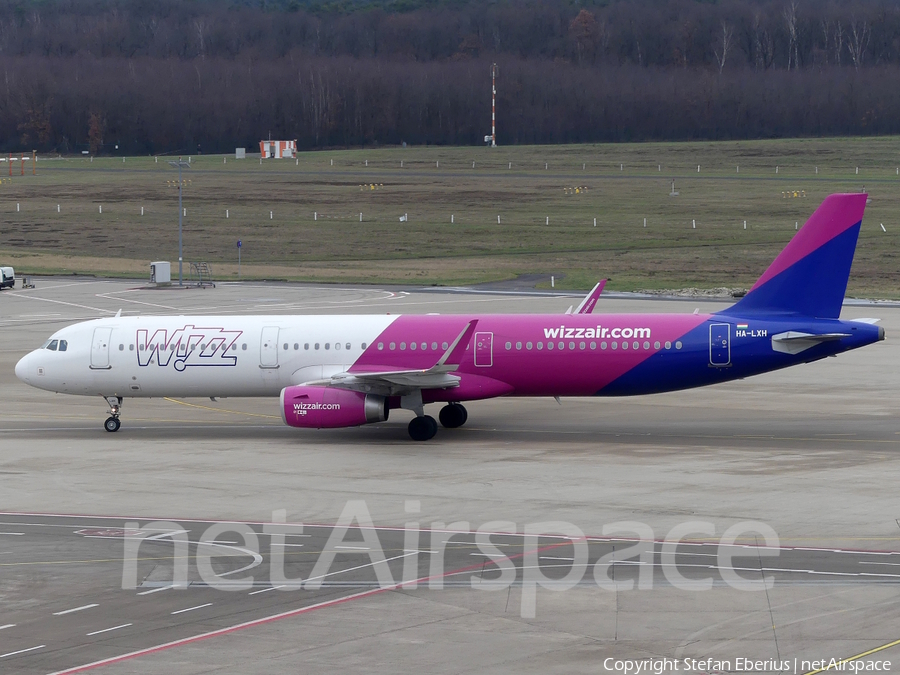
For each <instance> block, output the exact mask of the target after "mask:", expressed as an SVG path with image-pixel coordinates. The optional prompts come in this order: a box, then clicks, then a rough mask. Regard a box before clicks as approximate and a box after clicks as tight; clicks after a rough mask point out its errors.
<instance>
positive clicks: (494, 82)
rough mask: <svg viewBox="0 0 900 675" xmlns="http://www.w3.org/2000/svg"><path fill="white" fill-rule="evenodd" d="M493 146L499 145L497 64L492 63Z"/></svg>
mask: <svg viewBox="0 0 900 675" xmlns="http://www.w3.org/2000/svg"><path fill="white" fill-rule="evenodd" d="M491 147H492V148H496V147H497V64H496V63H492V64H491Z"/></svg>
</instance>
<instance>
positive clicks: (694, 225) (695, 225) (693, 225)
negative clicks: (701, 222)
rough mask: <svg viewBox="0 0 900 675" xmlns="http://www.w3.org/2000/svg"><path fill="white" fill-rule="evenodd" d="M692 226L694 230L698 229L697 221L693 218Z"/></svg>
mask: <svg viewBox="0 0 900 675" xmlns="http://www.w3.org/2000/svg"><path fill="white" fill-rule="evenodd" d="M691 228H692V229H694V230H696V229H697V221H696V220H692V221H691Z"/></svg>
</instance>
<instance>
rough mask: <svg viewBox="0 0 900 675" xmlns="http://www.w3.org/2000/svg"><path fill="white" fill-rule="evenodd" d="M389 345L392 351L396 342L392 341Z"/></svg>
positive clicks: (395, 346)
mask: <svg viewBox="0 0 900 675" xmlns="http://www.w3.org/2000/svg"><path fill="white" fill-rule="evenodd" d="M390 347H391V351H394V350H395V349H396V348H397V343H396V342H392V343H391V344H390Z"/></svg>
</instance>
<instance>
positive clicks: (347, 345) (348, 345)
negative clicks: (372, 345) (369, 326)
mask: <svg viewBox="0 0 900 675" xmlns="http://www.w3.org/2000/svg"><path fill="white" fill-rule="evenodd" d="M344 346H345V347H346V348H347V349H350V343H349V342H348V343H347V344H346V345H344ZM363 349H365V346H363Z"/></svg>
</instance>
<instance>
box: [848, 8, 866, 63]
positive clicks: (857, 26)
mask: <svg viewBox="0 0 900 675" xmlns="http://www.w3.org/2000/svg"><path fill="white" fill-rule="evenodd" d="M870 37H871V34H870V32H869V24H868V22H867V21H863V22H862V23H857V21H856V19H854V20H853V21H851V22H850V35H848V36H847V47H848V48H849V49H850V60H851V61H853V67H854V68H856V70H859V67H860V66H861V65H862V62H863V59H864V58H865V56H866V48H867V47H868V46H869V38H870Z"/></svg>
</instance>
